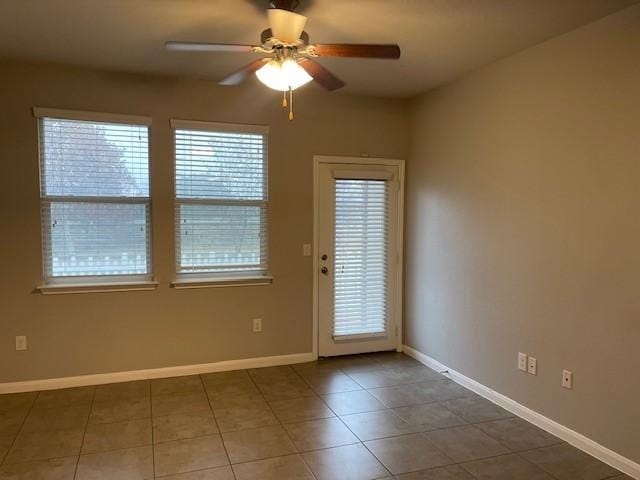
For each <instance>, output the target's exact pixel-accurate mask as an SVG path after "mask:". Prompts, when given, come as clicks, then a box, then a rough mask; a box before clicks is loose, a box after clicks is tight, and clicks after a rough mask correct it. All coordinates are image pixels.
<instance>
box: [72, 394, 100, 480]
mask: <svg viewBox="0 0 640 480" xmlns="http://www.w3.org/2000/svg"><path fill="white" fill-rule="evenodd" d="M95 398H96V389H95V388H94V389H93V394H92V395H91V403H90V404H89V413H88V414H87V423H85V425H84V432H83V433H82V441H81V442H80V450H79V451H78V459H77V460H76V468H75V470H74V471H73V478H74V479H75V478H76V477H77V476H78V467H79V466H80V455H82V447H84V439H85V437H86V436H87V429H88V428H89V419H90V418H91V412H92V411H93V402H94V401H95Z"/></svg>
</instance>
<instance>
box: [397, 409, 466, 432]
mask: <svg viewBox="0 0 640 480" xmlns="http://www.w3.org/2000/svg"><path fill="white" fill-rule="evenodd" d="M393 412H394V413H395V414H396V415H398V416H399V417H400V418H402V419H403V420H404V421H405V422H407V423H409V424H411V425H418V426H420V427H421V429H422V430H425V431H426V430H434V429H437V428H450V427H458V426H460V425H465V424H466V423H467V422H466V421H464V420H463V419H462V418H460V417H458V416H457V415H456V414H455V413H453V412H452V411H451V410H449V409H447V408H445V407H443V406H442V405H440V404H439V403H426V404H422V405H411V406H409V407H400V408H395V409H393Z"/></svg>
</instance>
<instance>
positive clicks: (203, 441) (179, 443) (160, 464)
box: [153, 435, 229, 477]
mask: <svg viewBox="0 0 640 480" xmlns="http://www.w3.org/2000/svg"><path fill="white" fill-rule="evenodd" d="M153 448H154V461H155V472H156V476H158V477H161V476H166V475H173V474H176V473H185V472H191V471H195V470H204V469H206V468H213V467H220V466H223V465H228V464H229V460H228V458H227V454H226V453H225V450H224V446H223V444H222V439H221V438H220V435H207V436H205V437H196V438H188V439H184V440H175V441H172V442H164V443H158V444H156V445H154V447H153Z"/></svg>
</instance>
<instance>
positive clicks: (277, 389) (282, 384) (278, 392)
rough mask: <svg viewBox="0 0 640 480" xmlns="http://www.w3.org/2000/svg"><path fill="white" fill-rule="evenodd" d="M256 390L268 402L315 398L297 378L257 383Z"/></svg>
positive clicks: (309, 389) (307, 387) (311, 391)
mask: <svg viewBox="0 0 640 480" xmlns="http://www.w3.org/2000/svg"><path fill="white" fill-rule="evenodd" d="M258 388H259V389H260V392H261V393H262V395H264V398H265V399H266V400H267V401H269V402H274V401H276V400H288V399H292V398H300V397H313V396H315V393H314V392H313V390H311V388H309V386H308V385H307V384H306V383H305V382H304V381H303V380H302V379H301V378H299V377H295V378H288V379H284V380H274V381H269V382H264V383H258Z"/></svg>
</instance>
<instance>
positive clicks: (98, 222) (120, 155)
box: [39, 117, 151, 282]
mask: <svg viewBox="0 0 640 480" xmlns="http://www.w3.org/2000/svg"><path fill="white" fill-rule="evenodd" d="M39 122H40V123H39V131H40V177H41V179H40V184H41V206H42V237H43V263H44V276H45V282H52V281H56V280H62V281H63V280H64V279H68V280H70V281H71V280H73V281H79V280H81V279H83V278H85V279H91V278H93V277H96V276H100V277H103V276H113V277H116V276H136V277H140V276H144V277H149V276H150V275H151V238H150V236H151V228H150V208H149V139H148V127H147V126H146V125H128V124H116V123H105V122H91V121H84V120H83V121H80V120H69V119H58V118H47V117H44V118H40V120H39Z"/></svg>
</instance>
